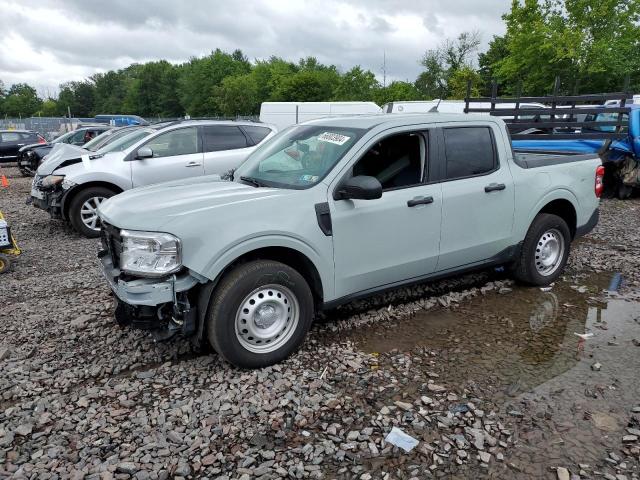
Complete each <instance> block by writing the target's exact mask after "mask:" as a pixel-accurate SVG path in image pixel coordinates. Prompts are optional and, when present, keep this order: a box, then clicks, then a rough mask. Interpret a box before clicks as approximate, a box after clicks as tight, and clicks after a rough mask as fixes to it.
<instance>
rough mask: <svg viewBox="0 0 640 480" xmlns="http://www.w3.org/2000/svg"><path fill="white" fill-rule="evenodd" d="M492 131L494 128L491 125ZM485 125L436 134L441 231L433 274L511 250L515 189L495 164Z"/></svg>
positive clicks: (504, 167)
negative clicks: (439, 172)
mask: <svg viewBox="0 0 640 480" xmlns="http://www.w3.org/2000/svg"><path fill="white" fill-rule="evenodd" d="M491 125H493V124H491ZM491 125H489V124H485V125H482V124H479V125H477V126H471V125H468V124H465V125H464V126H457V125H452V126H447V127H443V128H442V129H439V133H440V138H441V145H442V146H443V155H442V156H441V157H440V161H441V162H443V163H442V167H441V168H442V170H441V172H442V173H441V175H442V229H441V241H440V245H441V247H440V257H439V259H438V267H437V269H438V271H440V270H447V269H450V268H456V267H460V266H464V265H468V264H473V263H476V262H481V261H483V260H488V259H491V258H493V257H496V256H498V255H500V254H501V253H503V252H504V251H505V250H506V249H507V248H509V247H511V246H512V243H513V241H512V235H513V233H512V231H513V215H514V207H515V203H514V202H515V195H514V194H515V192H514V190H515V189H514V183H513V178H512V176H511V171H510V170H509V164H508V161H507V159H506V158H499V155H498V148H497V145H496V141H495V138H496V135H500V134H501V132H500V131H499V130H497V128H496V129H495V130H494V127H492V126H491Z"/></svg>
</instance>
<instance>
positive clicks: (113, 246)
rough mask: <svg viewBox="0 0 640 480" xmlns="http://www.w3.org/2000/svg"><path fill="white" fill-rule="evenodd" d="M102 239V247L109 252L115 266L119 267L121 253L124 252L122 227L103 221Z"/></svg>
mask: <svg viewBox="0 0 640 480" xmlns="http://www.w3.org/2000/svg"><path fill="white" fill-rule="evenodd" d="M100 240H101V241H102V248H103V249H104V250H105V251H106V252H108V253H109V256H110V257H111V262H112V263H113V266H114V267H116V268H119V267H120V253H121V252H122V237H121V236H120V229H119V228H116V227H114V226H113V225H110V224H108V223H107V222H104V221H103V222H102V226H101V228H100Z"/></svg>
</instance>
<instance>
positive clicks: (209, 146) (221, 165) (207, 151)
mask: <svg viewBox="0 0 640 480" xmlns="http://www.w3.org/2000/svg"><path fill="white" fill-rule="evenodd" d="M200 129H201V132H202V149H203V152H204V173H205V175H211V174H219V175H222V174H224V173H226V172H228V171H229V170H231V169H233V168H236V167H237V166H238V165H240V164H241V163H242V162H243V161H244V160H245V159H246V158H247V156H248V155H249V154H250V153H251V152H252V151H253V149H254V147H253V142H252V141H251V139H250V138H249V136H248V135H245V133H244V132H243V131H242V130H241V129H240V128H239V127H237V126H235V125H205V126H202V127H200Z"/></svg>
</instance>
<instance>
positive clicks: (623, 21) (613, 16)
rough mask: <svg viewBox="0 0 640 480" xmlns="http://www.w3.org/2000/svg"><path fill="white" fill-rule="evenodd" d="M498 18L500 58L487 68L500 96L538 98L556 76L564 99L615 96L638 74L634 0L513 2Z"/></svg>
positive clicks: (639, 12) (639, 15) (639, 26)
mask: <svg viewBox="0 0 640 480" xmlns="http://www.w3.org/2000/svg"><path fill="white" fill-rule="evenodd" d="M503 18H504V20H505V22H506V26H507V32H506V34H505V36H504V45H503V47H504V48H505V49H506V55H504V51H503V52H502V53H503V55H502V58H500V57H499V56H498V55H495V57H494V58H492V59H491V62H490V64H491V68H492V70H493V72H494V73H495V75H496V77H497V79H498V80H499V82H500V83H501V85H503V86H504V87H505V93H514V92H515V90H516V88H517V85H518V83H519V82H521V85H522V91H523V92H526V94H528V95H544V94H547V93H550V92H551V91H552V88H553V84H554V79H555V77H556V76H559V77H560V78H561V79H562V81H563V91H564V92H567V93H573V92H574V91H575V90H579V91H582V92H598V91H616V90H620V89H621V87H622V84H623V81H624V76H625V75H627V74H632V73H635V72H638V71H640V57H639V56H638V51H639V50H638V49H639V47H640V23H639V21H640V2H638V0H547V1H545V2H543V3H539V2H537V1H536V0H524V2H520V1H518V0H514V1H513V3H512V5H511V11H510V12H509V13H508V14H507V15H505V16H504V17H503ZM494 53H496V52H494ZM576 87H577V88H576ZM636 88H637V87H636Z"/></svg>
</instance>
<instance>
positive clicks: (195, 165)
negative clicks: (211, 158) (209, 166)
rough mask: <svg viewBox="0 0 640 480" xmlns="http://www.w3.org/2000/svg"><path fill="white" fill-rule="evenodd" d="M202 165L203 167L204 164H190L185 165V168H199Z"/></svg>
mask: <svg viewBox="0 0 640 480" xmlns="http://www.w3.org/2000/svg"><path fill="white" fill-rule="evenodd" d="M200 165H202V163H199V162H189V163H187V164H186V165H185V167H187V168H189V167H199V166H200Z"/></svg>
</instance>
